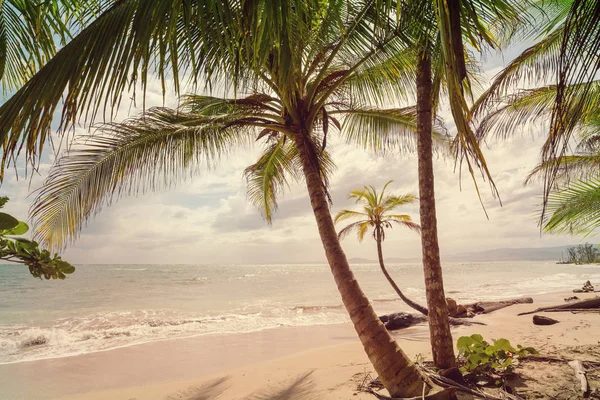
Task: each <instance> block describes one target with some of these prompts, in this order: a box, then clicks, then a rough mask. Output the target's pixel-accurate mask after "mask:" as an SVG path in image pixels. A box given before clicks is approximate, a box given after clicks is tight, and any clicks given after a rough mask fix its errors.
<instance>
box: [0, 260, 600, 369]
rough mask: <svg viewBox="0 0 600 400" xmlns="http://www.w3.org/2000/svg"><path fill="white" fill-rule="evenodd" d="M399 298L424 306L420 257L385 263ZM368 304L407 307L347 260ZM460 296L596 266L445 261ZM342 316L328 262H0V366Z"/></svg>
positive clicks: (573, 275)
mask: <svg viewBox="0 0 600 400" xmlns="http://www.w3.org/2000/svg"><path fill="white" fill-rule="evenodd" d="M388 269H389V272H390V274H391V275H392V276H393V277H394V278H395V280H396V283H397V284H398V285H399V286H400V288H402V289H403V290H404V292H405V294H406V295H407V296H409V297H410V298H412V299H413V300H415V301H417V302H419V303H421V304H425V291H424V284H423V272H422V267H421V265H420V264H390V265H388ZM353 270H354V272H355V274H356V276H357V278H358V280H359V282H360V284H361V286H362V288H363V290H364V291H365V293H366V294H367V296H368V297H369V298H370V299H371V300H372V302H373V306H374V307H375V310H376V311H377V312H378V313H380V314H383V313H389V312H395V311H408V310H409V309H408V308H407V306H406V305H405V304H404V303H402V302H401V301H400V300H399V299H398V298H397V296H396V295H395V293H394V292H393V290H392V288H391V287H390V285H389V284H388V283H387V281H386V280H385V278H384V276H383V274H382V273H381V271H380V269H379V266H378V265H377V264H358V265H353ZM444 280H445V282H444V284H445V288H446V295H447V296H449V297H453V298H455V299H456V300H458V301H459V302H470V301H476V300H483V299H502V298H511V297H517V296H521V295H534V294H542V293H548V292H554V291H560V290H571V289H573V288H578V287H580V286H581V285H582V284H583V283H584V282H585V281H587V280H590V281H591V282H592V283H593V284H599V285H600V266H598V265H589V266H576V265H558V264H555V263H553V262H486V263H480V262H479V263H478V262H470V263H458V262H454V263H445V264H444ZM347 321H349V319H348V316H347V314H346V312H345V310H344V308H343V307H342V305H341V300H340V296H339V293H338V291H337V289H336V287H335V283H334V282H333V277H332V275H331V273H330V271H329V267H328V266H327V265H325V264H303V265H300V264H289V265H81V266H77V270H76V271H75V273H74V274H73V275H71V276H69V277H68V278H67V279H66V280H64V281H42V280H39V279H34V278H32V277H31V276H30V275H29V272H28V270H27V269H26V268H25V267H23V266H21V265H0V364H6V363H15V362H25V361H31V360H39V359H47V358H55V357H65V356H70V355H77V354H83V353H89V352H96V351H103V350H109V349H113V348H118V347H123V346H131V345H135V344H139V343H145V342H152V341H159V340H169V339H174V338H181V337H190V336H197V335H209V334H229V333H237V332H251V331H257V330H262V329H268V328H276V327H281V326H302V325H324V324H336V323H342V322H347Z"/></svg>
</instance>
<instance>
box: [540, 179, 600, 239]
mask: <svg viewBox="0 0 600 400" xmlns="http://www.w3.org/2000/svg"><path fill="white" fill-rule="evenodd" d="M546 212H547V213H546V215H545V216H544V219H543V229H544V230H545V231H546V232H554V233H570V234H576V235H584V236H588V235H590V234H592V233H593V232H594V230H595V229H596V228H598V227H599V226H600V181H599V180H597V179H595V180H590V181H579V182H576V183H573V184H572V185H570V186H569V187H568V188H567V189H564V190H560V191H557V192H553V193H551V194H550V196H549V197H548V204H547V208H546Z"/></svg>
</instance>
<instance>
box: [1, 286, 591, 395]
mask: <svg viewBox="0 0 600 400" xmlns="http://www.w3.org/2000/svg"><path fill="white" fill-rule="evenodd" d="M567 295H572V293H569V292H554V293H550V294H544V295H538V296H533V297H534V303H533V304H518V305H513V306H510V307H507V308H504V309H502V310H498V311H496V312H493V313H491V314H485V315H479V316H477V317H476V318H475V320H477V321H481V322H484V323H487V324H488V325H486V326H480V325H474V326H459V327H456V328H453V330H452V333H453V337H454V340H455V341H456V339H457V338H458V337H460V336H463V335H465V334H471V333H475V332H477V333H482V334H483V335H484V337H486V338H488V339H491V338H492V337H494V338H498V337H506V338H507V339H509V340H511V342H512V343H513V344H514V345H516V344H523V345H531V346H534V347H538V350H540V351H547V350H549V349H550V350H551V349H554V348H556V347H557V346H559V345H560V341H561V340H562V341H564V340H567V339H569V338H570V341H571V343H572V344H580V343H588V342H589V344H594V343H597V342H598V340H599V339H600V330H598V329H597V328H598V327H600V324H598V322H597V316H591V315H589V314H587V315H586V314H571V313H561V314H565V315H561V316H560V317H561V318H559V319H565V323H564V324H557V325H554V326H550V327H541V328H540V327H535V326H534V325H533V324H532V323H531V318H530V317H528V316H523V317H516V314H517V313H518V312H521V311H528V310H533V309H535V308H537V307H540V306H543V305H548V304H559V303H560V302H562V301H563V298H564V297H568V296H567ZM584 297H593V294H589V295H585V296H584ZM565 317H566V318H565ZM566 320H568V323H567V321H566ZM590 329H591V331H590V332H589V333H586V334H585V337H583V338H582V337H580V336H581V335H580V334H583V333H584V331H585V332H587V331H588V330H590ZM544 332H546V333H549V334H551V335H550V336H548V337H546V338H543V337H539V335H541V334H542V333H544ZM393 336H394V337H395V338H396V339H397V340H398V342H399V343H400V345H401V347H402V348H403V350H404V351H405V352H406V353H407V354H408V355H409V356H410V357H415V356H416V355H417V354H419V353H421V354H423V355H425V357H426V358H430V355H429V353H430V349H429V335H428V329H427V326H426V325H418V326H415V327H411V328H408V329H404V330H400V331H396V332H394V333H393ZM580 339H582V340H580ZM542 341H545V342H546V343H542V345H541V346H540V345H539V344H537V343H540V342H542ZM370 368H371V367H370V364H369V363H368V360H367V358H366V356H365V355H364V353H363V349H362V346H361V345H360V342H359V341H358V340H357V338H356V333H355V332H354V329H353V327H352V326H351V324H350V323H343V324H330V325H315V326H301V327H279V328H271V329H265V330H261V331H255V332H247V333H232V334H225V335H203V336H195V337H188V338H178V339H171V340H164V341H157V342H149V343H144V344H138V345H132V346H126V347H122V348H118V349H111V350H106V351H102V352H94V353H87V354H82V355H78V356H70V357H61V358H53V359H46V360H38V361H28V362H21V363H13V364H4V365H0V387H2V388H3V393H4V395H7V396H8V397H7V398H10V399H14V400H19V399H41V400H43V399H64V400H75V399H85V400H99V399H102V398H110V399H123V400H130V399H138V400H141V399H149V400H150V399H156V400H158V399H165V398H168V396H169V395H170V394H174V393H179V391H181V390H188V388H189V387H192V386H198V385H202V384H206V383H207V382H210V381H211V379H212V380H214V379H219V378H223V377H225V376H229V377H230V378H228V379H227V380H228V385H229V386H228V387H230V388H229V389H227V390H226V393H229V391H230V390H232V389H231V388H236V387H238V385H239V386H240V388H238V389H235V390H234V391H233V392H231V393H229V394H225V393H224V394H223V395H224V396H225V397H223V398H232V397H227V396H232V395H233V393H234V392H240V391H241V392H242V393H245V394H246V395H247V394H250V393H252V392H254V391H257V390H260V389H261V388H264V387H265V385H267V386H268V385H270V384H274V383H276V382H283V381H286V380H290V379H293V378H294V377H295V376H301V375H302V374H303V373H306V372H309V371H310V370H312V369H315V370H316V371H319V374H316V372H315V374H312V375H311V376H312V378H311V379H313V380H320V379H321V378H322V377H323V376H328V377H329V378H328V379H327V380H326V381H327V382H325V383H323V384H318V385H317V386H318V387H321V386H323V385H325V386H327V385H329V384H330V383H331V382H330V381H331V380H333V381H336V380H340V382H337V383H336V385H341V386H340V387H339V389H336V390H334V392H336V391H340V390H341V391H342V392H343V393H345V394H344V395H343V396H345V395H347V394H348V393H350V392H352V390H353V389H352V386H353V385H352V384H349V380H351V379H352V376H353V375H355V374H357V373H358V372H361V371H367V370H370ZM359 370H360V371H359ZM57 371H59V372H60V373H59V374H57ZM324 371H325V372H324ZM326 371H328V372H326ZM332 371H337V372H335V373H334V372H332ZM323 374H325V375H323ZM57 375H58V376H57ZM316 375H319V376H320V377H317V376H316ZM261 377H262V378H261ZM263 378H266V379H263ZM354 387H355V385H354ZM204 390H206V389H204ZM240 394H241V393H240ZM348 395H353V393H350V394H348ZM236 396H237V394H236ZM358 396H360V394H359V395H358ZM179 398H185V397H179ZM236 398H237V397H236ZM332 398H346V397H332ZM358 398H361V397H358ZM219 399H221V397H219Z"/></svg>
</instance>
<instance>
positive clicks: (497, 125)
mask: <svg viewBox="0 0 600 400" xmlns="http://www.w3.org/2000/svg"><path fill="white" fill-rule="evenodd" d="M586 88H588V89H587V90H589V95H590V98H592V99H594V101H593V102H589V103H588V104H587V106H586V107H584V108H582V107H579V106H578V105H577V104H575V103H573V108H569V109H567V110H566V112H567V113H568V116H569V118H570V119H572V120H576V121H577V123H576V125H575V126H576V127H577V128H578V130H582V131H584V130H586V129H588V128H589V127H587V124H588V123H590V122H591V124H592V125H593V124H594V123H595V121H596V119H597V118H598V115H599V113H598V108H597V102H598V101H600V81H598V80H596V81H594V82H591V83H590V84H589V85H588V84H586V85H571V86H569V88H568V91H569V92H570V93H572V94H573V95H574V96H577V95H578V93H581V92H582V91H583V90H584V89H586ZM557 90H558V89H557V86H556V85H550V86H542V87H539V88H536V89H527V90H520V91H518V92H517V93H515V94H513V95H509V96H507V97H505V98H504V104H503V105H502V106H501V107H499V108H498V109H496V110H494V111H493V112H490V113H489V114H488V115H486V116H485V117H484V118H482V119H481V121H480V123H479V127H478V136H479V137H486V136H489V135H491V133H494V134H495V135H497V136H498V137H500V138H501V139H505V138H507V137H509V136H512V135H514V134H515V132H518V131H519V129H518V128H519V127H521V126H527V125H528V124H529V125H533V124H538V123H540V122H544V121H548V120H550V119H551V117H552V112H553V111H552V110H553V107H554V103H555V101H556V96H557ZM589 134H593V132H588V135H589Z"/></svg>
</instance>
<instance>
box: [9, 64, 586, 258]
mask: <svg viewBox="0 0 600 400" xmlns="http://www.w3.org/2000/svg"><path fill="white" fill-rule="evenodd" d="M503 64H504V61H503V60H502V59H501V58H500V57H493V58H492V59H491V60H489V61H487V62H486V64H485V65H484V70H485V74H486V76H487V78H488V79H489V78H491V77H493V76H494V75H495V74H496V73H497V72H498V71H499V70H500V69H501V67H502V65H503ZM484 84H485V81H484ZM148 103H149V104H150V105H152V104H154V105H162V97H161V95H160V86H159V85H158V84H155V85H151V87H150V89H149V93H148ZM175 104H176V102H175V99H174V98H173V97H172V96H168V98H167V105H171V106H173V105H175ZM127 108H128V107H123V109H127ZM135 113H136V110H135V109H133V110H131V112H128V110H127V111H125V110H121V111H120V117H121V118H123V117H125V116H127V115H129V114H135ZM448 115H449V112H448V111H445V112H443V113H442V116H448ZM81 131H83V130H81ZM541 132H542V130H541V129H540V132H538V134H536V133H535V132H530V131H527V132H515V137H514V139H511V140H510V141H508V142H499V143H498V142H493V141H490V142H489V143H488V146H487V147H486V148H485V149H484V154H485V156H486V158H487V162H488V165H489V167H490V170H491V172H492V174H493V177H494V179H495V182H496V185H497V187H498V190H499V191H500V195H501V198H502V202H503V206H502V207H501V206H500V205H499V202H498V200H497V199H494V198H493V197H492V196H491V191H490V190H489V187H488V186H487V184H485V183H483V182H481V181H480V185H481V189H482V193H483V198H484V203H485V206H486V208H487V212H488V214H489V220H488V219H487V218H486V216H485V214H484V212H483V210H482V207H481V205H480V204H479V200H478V199H477V195H476V193H475V189H474V186H473V184H472V182H471V178H470V177H469V176H468V174H467V173H466V171H463V178H462V190H461V188H460V186H461V185H460V184H461V182H460V181H459V175H458V173H455V172H454V164H453V162H452V160H444V159H436V160H435V161H434V164H435V177H436V181H435V183H436V201H437V214H438V230H439V240H440V247H441V252H442V258H443V256H444V255H450V254H456V253H462V252H470V251H479V250H488V249H494V248H504V247H547V246H559V245H565V244H572V243H578V242H579V240H578V239H576V238H572V237H566V236H554V235H543V236H540V232H539V228H538V226H537V220H536V214H537V212H538V210H539V207H538V206H539V203H540V194H541V187H540V185H539V184H534V185H528V186H524V185H523V180H524V179H525V177H526V176H527V174H528V172H529V171H530V170H531V169H532V167H533V166H534V165H536V163H537V160H538V158H539V150H540V147H541V143H542V136H541ZM330 140H331V143H330V145H329V146H328V149H329V150H330V151H331V153H332V156H333V159H334V161H335V162H336V165H337V170H336V172H335V174H334V175H333V179H332V181H331V189H330V191H331V195H332V199H333V206H332V211H333V212H334V213H335V212H337V211H338V210H340V209H343V208H350V207H353V206H354V205H353V203H352V202H350V201H349V200H347V196H348V192H349V191H350V190H351V189H354V188H357V187H362V186H363V185H367V184H368V185H374V186H375V187H381V186H382V185H383V184H384V183H385V182H387V181H388V180H390V179H393V180H394V183H393V184H392V185H390V190H391V191H393V192H396V193H398V194H403V193H414V194H415V195H416V194H418V183H417V160H416V157H415V156H409V155H406V154H399V153H397V154H392V153H390V154H387V155H385V156H384V155H376V154H371V153H368V152H366V151H363V150H361V149H359V148H356V147H352V146H349V145H347V144H344V143H342V142H340V141H339V140H335V139H330ZM259 150H260V147H257V148H254V149H241V150H239V151H237V152H235V153H234V154H232V155H231V156H230V157H228V158H225V159H223V160H222V162H221V163H220V165H219V166H218V168H216V169H215V170H213V171H206V172H205V173H203V174H201V175H199V176H196V177H195V178H194V179H188V180H187V181H186V182H183V183H181V184H180V185H179V186H178V187H177V188H175V189H174V190H170V191H164V192H158V193H149V194H146V195H143V196H140V197H130V198H122V199H121V200H120V201H118V202H117V203H116V204H113V205H112V206H111V207H108V208H105V209H104V210H103V212H101V213H100V214H99V215H98V216H97V217H96V218H95V219H93V220H91V221H90V222H89V223H88V225H87V227H85V228H84V230H83V232H82V234H81V237H80V239H79V240H78V241H77V242H76V243H75V244H74V245H72V246H71V247H70V248H69V249H68V250H66V252H65V253H64V258H65V259H67V260H69V261H71V262H73V263H75V264H98V263H140V264H146V263H273V262H275V263H287V262H294V263H296V262H323V261H324V260H325V257H324V252H323V249H322V246H321V242H320V240H319V236H318V233H317V229H316V223H315V221H314V217H313V215H312V212H311V209H310V203H309V199H308V196H307V194H306V190H305V188H304V187H303V186H300V185H299V186H294V187H292V188H291V190H290V191H288V192H287V193H286V194H285V195H284V196H282V197H281V199H280V202H279V210H278V212H277V214H276V215H275V219H274V222H273V225H272V226H268V225H267V224H266V223H265V222H264V220H263V219H262V218H261V216H260V214H259V213H258V211H257V210H256V209H254V208H253V207H252V206H251V205H250V204H249V203H248V202H247V200H246V187H245V182H244V179H243V170H244V168H246V167H247V166H248V165H250V164H251V163H253V162H255V161H256V159H257V156H258V154H259ZM50 163H51V157H45V158H44V160H43V163H42V165H41V167H40V174H39V176H35V177H34V178H33V179H32V180H31V181H30V180H29V179H21V180H19V181H17V180H16V178H15V176H14V173H12V172H11V171H10V170H8V171H7V177H6V180H5V182H4V184H3V185H2V187H1V188H0V193H1V194H2V195H7V196H9V197H10V198H11V201H10V203H9V204H8V205H7V206H6V210H8V212H11V213H12V214H13V215H15V216H17V217H18V218H20V219H24V218H25V216H26V215H27V211H28V208H29V206H30V205H31V203H32V200H33V197H32V196H29V197H28V193H29V192H30V191H31V190H32V189H35V188H37V187H39V186H40V184H41V183H42V181H43V179H44V178H45V176H46V174H47V171H48V168H49V167H50ZM404 211H405V212H406V213H408V214H411V215H412V216H413V218H414V219H415V220H417V221H418V206H417V205H414V206H411V207H406V208H405V210H404ZM343 246H344V249H345V251H346V254H347V255H348V257H363V258H369V259H374V258H375V257H376V253H375V248H374V242H373V241H372V240H365V241H364V242H363V243H362V244H359V243H358V242H357V241H356V238H355V236H353V235H350V236H348V237H347V238H346V239H345V240H344V242H343ZM384 252H385V255H386V257H420V254H421V249H420V241H419V237H418V235H417V234H415V233H413V232H411V231H408V230H406V229H400V228H395V229H394V230H393V231H391V232H389V233H388V234H387V236H386V241H385V244H384Z"/></svg>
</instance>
